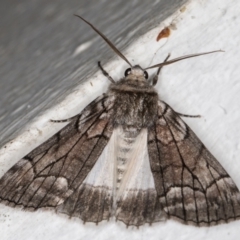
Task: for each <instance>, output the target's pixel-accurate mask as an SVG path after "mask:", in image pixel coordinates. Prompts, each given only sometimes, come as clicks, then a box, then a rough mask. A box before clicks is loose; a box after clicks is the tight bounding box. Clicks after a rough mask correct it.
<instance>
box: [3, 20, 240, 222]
mask: <svg viewBox="0 0 240 240" xmlns="http://www.w3.org/2000/svg"><path fill="white" fill-rule="evenodd" d="M77 17H79V18H80V19H82V20H83V21H84V22H86V23H87V24H88V25H89V26H90V27H92V29H93V30H95V31H96V32H97V33H98V34H99V35H100V36H101V37H102V38H103V39H104V40H105V41H106V43H108V45H109V46H110V47H111V48H112V49H113V50H114V51H115V52H116V53H117V54H118V55H119V56H120V57H121V58H122V59H123V60H125V61H126V62H127V63H128V64H129V65H130V68H128V69H127V70H126V71H125V77H123V78H121V79H120V80H119V81H117V82H115V81H114V80H113V79H112V78H111V76H110V75H109V74H108V73H107V72H106V71H105V70H104V69H103V67H102V66H101V63H100V62H99V63H98V64H99V67H100V69H101V70H102V72H103V74H104V75H105V76H106V77H107V78H108V79H109V80H110V81H111V84H110V86H109V88H108V90H107V92H106V93H105V94H103V95H102V96H100V97H98V98H96V99H95V100H94V101H93V102H91V103H90V104H89V105H88V106H86V107H85V109H84V110H83V111H82V112H81V113H80V114H78V115H77V116H74V117H72V118H71V119H70V120H69V119H68V120H63V121H69V123H68V125H67V126H66V127H64V128H63V129H62V130H60V131H59V132H58V133H57V134H55V135H54V136H52V137H51V138H50V139H49V140H47V141H46V142H45V143H43V144H42V145H40V146H39V147H37V148H36V149H34V150H33V151H32V152H30V153H29V154H28V155H27V156H25V157H23V158H22V159H21V160H20V161H19V162H18V163H17V164H15V165H14V166H13V167H12V168H11V169H10V170H8V171H7V172H6V173H5V175H4V176H3V177H2V178H1V179H0V201H1V202H2V203H4V204H6V205H8V206H11V207H21V208H22V209H25V210H30V211H35V210H38V209H40V208H47V209H52V210H55V212H57V213H62V214H66V215H67V216H69V217H76V218H80V219H82V221H83V222H94V223H99V222H101V221H103V220H109V219H111V218H115V219H116V220H118V221H122V222H123V223H125V224H126V225H127V226H130V225H133V226H141V225H143V224H145V223H149V224H152V223H154V222H159V221H165V220H166V219H168V218H173V219H177V220H179V221H181V222H182V223H185V224H192V225H196V226H211V225H216V224H219V223H224V222H225V223H227V222H229V221H231V220H236V219H239V217H240V193H239V190H238V188H237V187H236V185H235V184H234V182H233V180H232V179H231V178H230V176H229V175H228V173H227V172H226V171H225V170H224V169H223V167H222V166H221V165H220V164H219V163H218V161H217V160H216V159H215V158H214V157H213V155H212V154H211V153H210V152H209V151H208V150H207V148H206V147H205V146H204V145H203V144H202V143H201V141H200V140H199V139H198V138H197V136H196V135H195V134H194V133H193V131H192V130H191V129H190V128H189V127H188V126H187V125H186V123H184V122H183V120H182V119H181V117H194V116H188V115H184V114H180V113H177V112H176V111H174V110H173V109H172V108H171V107H170V106H169V105H168V104H167V103H165V102H163V101H162V100H160V98H159V96H158V93H157V91H156V90H155V89H154V86H155V85H156V83H157V80H158V75H159V72H160V70H161V68H162V67H163V66H165V65H168V64H172V63H174V62H177V61H180V60H182V59H186V58H191V57H195V56H200V55H204V54H209V53H211V52H207V53H200V54H193V55H187V56H183V57H179V58H175V59H172V60H168V59H169V57H170V55H168V57H167V58H166V59H165V61H164V62H162V63H160V64H156V65H154V66H151V67H148V68H142V67H140V66H139V65H136V66H132V65H131V63H130V62H129V61H128V60H127V58H126V57H125V56H124V55H123V54H122V53H121V52H120V51H119V50H118V49H117V48H116V47H115V46H114V45H113V44H112V43H111V42H110V40H109V39H107V37H106V36H105V35H104V34H102V33H101V32H100V31H99V30H97V29H96V28H95V27H94V26H93V25H92V24H90V23H89V22H88V21H86V20H85V19H83V18H82V17H81V16H77ZM219 51H220V50H219ZM213 52H217V51H213ZM150 68H158V71H157V73H156V75H155V76H153V77H152V78H150V79H148V73H147V71H146V70H147V69H150ZM53 122H61V120H59V121H53Z"/></svg>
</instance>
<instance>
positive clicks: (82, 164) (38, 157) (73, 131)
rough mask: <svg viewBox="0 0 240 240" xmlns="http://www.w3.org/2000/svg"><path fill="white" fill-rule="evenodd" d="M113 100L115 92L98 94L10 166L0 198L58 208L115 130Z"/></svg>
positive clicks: (29, 206)
mask: <svg viewBox="0 0 240 240" xmlns="http://www.w3.org/2000/svg"><path fill="white" fill-rule="evenodd" d="M113 102H114V97H111V96H110V97H109V96H107V95H102V96H101V97H99V98H97V99H96V100H94V101H93V102H92V103H91V104H89V105H88V106H87V107H86V108H85V109H84V110H83V111H82V113H81V114H79V115H77V116H76V117H74V118H73V119H72V121H71V122H70V123H69V124H68V125H67V126H66V127H64V128H63V129H62V130H61V131H59V132H58V133H57V134H55V135H54V136H53V137H51V138H50V139H49V140H48V141H46V142H45V143H43V144H42V145H40V146H39V147H37V148H36V149H34V150H33V151H32V152H30V153H29V154H28V155H27V156H25V157H24V158H23V159H21V160H20V161H19V162H18V163H17V164H15V165H14V166H13V167H12V168H11V169H10V170H8V172H7V173H6V174H5V175H4V176H3V177H2V178H1V179H0V201H2V202H4V203H5V204H6V205H9V206H12V207H15V206H21V207H23V208H24V209H28V210H37V209H38V208H42V207H48V208H57V207H58V206H59V205H61V204H62V203H64V202H65V201H66V200H67V199H68V198H69V197H70V196H72V195H73V194H74V192H75V191H77V189H78V188H79V186H80V185H81V183H82V182H83V180H84V179H85V177H86V176H87V174H88V173H89V171H90V170H91V169H92V167H93V165H94V164H95V162H96V160H97V159H98V157H99V155H100V154H101V152H102V151H103V149H104V147H105V146H106V144H107V142H108V140H109V138H110V136H111V134H112V131H113V126H112V123H111V121H110V118H111V116H112V108H113ZM86 119H87V120H86ZM65 212H66V211H65ZM67 214H70V213H68V212H67Z"/></svg>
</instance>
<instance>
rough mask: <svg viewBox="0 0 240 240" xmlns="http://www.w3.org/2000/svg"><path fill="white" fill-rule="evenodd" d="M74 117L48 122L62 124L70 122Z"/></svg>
mask: <svg viewBox="0 0 240 240" xmlns="http://www.w3.org/2000/svg"><path fill="white" fill-rule="evenodd" d="M75 117H76V116H74V117H71V118H67V119H62V120H53V119H50V122H54V123H63V122H71V121H72V120H73V118H75Z"/></svg>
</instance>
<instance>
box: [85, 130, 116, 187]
mask: <svg viewBox="0 0 240 240" xmlns="http://www.w3.org/2000/svg"><path fill="white" fill-rule="evenodd" d="M115 135H116V131H115V130H114V131H113V133H112V136H111V138H110V140H109V142H108V144H107V145H106V147H105V148H104V150H103V152H102V153H101V155H100V157H99V158H98V160H97V162H96V163H95V165H94V167H93V168H92V170H91V171H90V173H89V174H88V176H87V177H86V178H85V180H84V181H83V184H84V183H85V184H89V185H92V186H94V187H105V188H106V187H107V188H108V189H111V190H112V189H113V182H114V162H115V159H116V154H115V147H114V146H115V139H116V136H115Z"/></svg>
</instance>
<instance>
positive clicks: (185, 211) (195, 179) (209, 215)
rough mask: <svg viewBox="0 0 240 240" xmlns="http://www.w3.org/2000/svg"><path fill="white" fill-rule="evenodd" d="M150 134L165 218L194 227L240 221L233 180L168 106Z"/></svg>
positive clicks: (239, 203)
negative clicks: (239, 219)
mask: <svg viewBox="0 0 240 240" xmlns="http://www.w3.org/2000/svg"><path fill="white" fill-rule="evenodd" d="M158 116H159V117H158V120H157V121H156V123H155V125H154V126H153V127H152V128H151V129H150V130H149V136H148V151H149V158H150V165H151V170H152V173H153V177H154V182H155V187H156V190H157V193H158V196H159V200H160V204H161V206H162V209H163V210H164V211H165V212H166V214H167V216H168V217H173V218H176V219H178V220H180V221H181V222H184V223H186V224H193V225H198V226H210V225H216V224H218V223H222V222H228V221H231V220H235V219H238V218H239V217H240V193H239V190H238V188H237V187H236V185H235V184H234V182H233V180H232V179H231V178H230V176H229V175H228V174H227V172H226V171H225V170H224V169H223V167H222V166H221V165H220V164H219V163H218V161H217V160H216V159H215V158H214V157H213V156H212V154H211V153H210V152H209V151H208V150H207V149H206V147H205V146H204V145H203V144H202V143H201V141H200V140H199V139H198V138H197V136H196V135H195V134H194V133H193V132H192V131H191V129H190V128H189V127H188V126H187V125H186V124H185V123H184V122H183V121H182V120H181V118H180V117H179V115H178V114H177V113H176V112H174V110H172V109H171V108H170V107H169V106H168V105H167V104H165V103H163V102H159V109H158Z"/></svg>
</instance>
